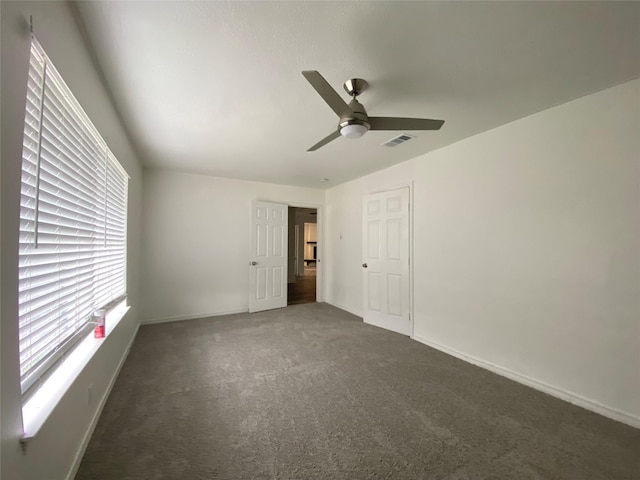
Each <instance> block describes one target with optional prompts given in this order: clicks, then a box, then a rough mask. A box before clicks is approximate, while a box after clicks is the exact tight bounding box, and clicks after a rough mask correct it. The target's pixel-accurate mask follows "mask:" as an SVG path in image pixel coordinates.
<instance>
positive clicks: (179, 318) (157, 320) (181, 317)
mask: <svg viewBox="0 0 640 480" xmlns="http://www.w3.org/2000/svg"><path fill="white" fill-rule="evenodd" d="M248 311H249V309H246V308H245V309H242V310H229V311H228V312H214V313H197V314H195V315H178V316H175V317H162V318H151V319H148V320H142V321H141V322H140V324H141V325H148V324H151V323H167V322H179V321H182V320H197V319H199V318H209V317H221V316H222V315H235V314H237V313H247V312H248Z"/></svg>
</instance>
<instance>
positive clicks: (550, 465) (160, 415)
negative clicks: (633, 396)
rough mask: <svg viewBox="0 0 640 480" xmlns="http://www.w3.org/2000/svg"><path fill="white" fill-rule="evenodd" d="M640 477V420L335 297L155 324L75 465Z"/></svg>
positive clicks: (92, 471) (175, 473)
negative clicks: (385, 324) (407, 331)
mask: <svg viewBox="0 0 640 480" xmlns="http://www.w3.org/2000/svg"><path fill="white" fill-rule="evenodd" d="M639 478H640V430H637V429H633V428H631V427H628V426H625V425H623V424H620V423H617V422H614V421H612V420H608V419H606V418H604V417H601V416H599V415H596V414H594V413H591V412H588V411H586V410H583V409H581V408H578V407H575V406H572V405H570V404H568V403H565V402H562V401H560V400H557V399H555V398H552V397H550V396H548V395H545V394H543V393H539V392H537V391H535V390H532V389H530V388H528V387H525V386H522V385H519V384H517V383H514V382H512V381H510V380H507V379H505V378H502V377H500V376H497V375H494V374H492V373H490V372H487V371H485V370H482V369H480V368H477V367H474V366H472V365H469V364H467V363H465V362H462V361H460V360H458V359H455V358H453V357H450V356H448V355H445V354H443V353H440V352H438V351H436V350H433V349H431V348H429V347H426V346H424V345H421V344H419V343H417V342H414V341H412V340H410V339H408V338H407V337H403V336H401V335H397V334H394V333H391V332H387V331H385V330H382V329H379V328H375V327H372V326H368V325H365V324H363V323H362V322H361V320H360V319H358V318H357V317H355V316H353V315H350V314H348V313H345V312H343V311H341V310H338V309H336V308H333V307H331V306H328V305H326V304H307V305H297V306H292V307H288V308H286V309H282V310H275V311H270V312H263V313H259V314H254V315H249V314H240V315H232V316H226V317H216V318H212V319H202V320H192V321H184V322H175V323H166V324H160V325H149V326H143V327H141V329H140V331H139V334H138V338H137V339H136V341H135V343H134V346H133V348H132V350H131V353H130V355H129V358H128V359H127V361H126V363H125V365H124V367H123V369H122V372H121V374H120V376H119V378H118V380H117V382H116V385H115V387H114V389H113V392H112V393H111V396H110V398H109V400H108V402H107V404H106V407H105V409H104V412H103V414H102V416H101V418H100V420H99V422H98V425H97V427H96V430H95V433H94V436H93V438H92V440H91V442H90V444H89V447H88V449H87V452H86V454H85V456H84V459H83V461H82V464H81V466H80V470H79V472H78V475H77V477H76V479H77V480H85V479H86V480H89V479H90V480H102V479H105V480H106V479H109V480H115V479H136V480H139V479H140V480H141V479H144V480H147V479H185V480H191V479H193V480H200V479H203V480H204V479H207V480H208V479H291V480H293V479H318V480H320V479H322V480H325V479H449V480H454V479H455V480H463V479H517V480H526V479H576V480H588V479H616V480H621V479H639Z"/></svg>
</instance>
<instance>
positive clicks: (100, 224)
mask: <svg viewBox="0 0 640 480" xmlns="http://www.w3.org/2000/svg"><path fill="white" fill-rule="evenodd" d="M127 191H128V176H127V174H126V172H125V171H124V169H123V168H122V167H121V166H120V164H119V163H118V161H117V160H116V158H115V157H114V156H113V154H112V153H111V151H110V150H109V148H108V147H107V145H106V143H105V141H104V140H103V139H102V137H101V136H100V134H99V133H98V131H97V130H96V128H95V127H94V126H93V124H92V123H91V121H90V120H89V118H88V117H87V115H86V114H85V113H84V111H83V110H82V107H81V106H80V104H79V103H78V101H77V100H76V99H75V97H74V96H73V94H72V93H71V91H70V90H69V88H68V87H67V85H66V84H65V83H64V81H63V80H62V77H61V76H60V74H59V73H58V72H57V71H56V69H55V68H54V66H53V65H52V64H51V61H50V60H49V59H48V57H47V56H46V54H45V52H44V51H43V50H42V47H41V46H40V45H39V43H38V42H37V40H36V39H35V38H34V39H33V40H32V44H31V60H30V65H29V77H28V86H27V102H26V113H25V125H24V142H23V150H22V184H21V201H20V251H19V341H20V349H19V350H20V381H21V385H22V391H23V393H24V392H26V391H27V390H28V389H29V388H30V387H31V386H32V385H33V384H34V383H35V382H36V381H37V380H38V378H40V377H41V376H42V375H43V373H45V372H46V371H47V370H48V369H49V368H51V366H52V365H53V364H54V363H55V362H56V361H57V360H58V359H59V358H60V357H61V356H62V355H64V353H65V352H66V351H67V350H68V349H69V348H70V347H71V346H73V345H74V343H75V342H76V341H77V340H78V339H80V338H81V337H82V336H83V335H85V334H87V333H88V332H89V331H90V330H91V328H92V327H93V324H92V317H93V313H94V312H95V311H96V310H98V309H101V308H104V307H105V306H107V304H109V303H110V302H113V301H114V300H116V299H119V298H121V297H123V296H124V295H125V294H126V235H127V232H126V212H127Z"/></svg>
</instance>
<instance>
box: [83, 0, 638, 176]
mask: <svg viewBox="0 0 640 480" xmlns="http://www.w3.org/2000/svg"><path fill="white" fill-rule="evenodd" d="M75 7H76V10H77V12H78V13H79V18H80V19H81V21H82V23H84V27H85V28H86V31H87V36H88V40H89V43H90V47H91V48H92V49H93V51H94V53H95V55H96V58H97V61H98V63H99V65H100V68H101V69H102V71H103V73H104V76H105V80H106V83H107V86H108V88H109V89H110V90H111V92H112V95H113V98H114V100H115V103H116V107H117V109H118V110H119V112H120V114H121V115H122V118H123V120H124V122H125V124H126V127H127V128H128V130H129V132H130V134H131V137H132V139H133V141H134V143H135V144H136V147H137V149H138V150H139V152H140V154H141V156H142V160H143V163H144V164H145V165H146V166H148V167H152V168H161V169H170V170H178V171H184V172H195V173H205V174H210V175H216V176H223V177H233V178H241V179H251V180H258V181H267V182H275V183H282V184H290V185H304V186H313V187H318V188H327V187H330V186H333V185H336V184H338V183H341V182H344V181H347V180H349V179H352V178H356V177H358V176H361V175H364V174H366V173H370V172H373V171H376V170H380V169H382V168H385V167H387V166H390V165H393V164H396V163H399V162H401V161H404V160H407V159H410V158H413V157H416V156H418V155H421V154H423V153H425V152H428V151H431V150H434V149H436V148H440V147H442V146H445V145H448V144H451V143H453V142H456V141H458V140H461V139H463V138H466V137H469V136H471V135H474V134H477V133H480V132H483V131H486V130H489V129H492V128H495V127H497V126H499V125H503V124H505V123H508V122H510V121H513V120H515V119H518V118H522V117H524V116H527V115H530V114H532V113H535V112H538V111H541V110H544V109H546V108H549V107H551V106H554V105H557V104H560V103H563V102H566V101H569V100H572V99H574V98H577V97H580V96H583V95H586V94H589V93H592V92H594V91H597V90H600V89H603V88H607V87H609V86H612V85H615V84H618V83H621V82H624V81H627V80H631V79H633V78H637V77H639V76H640V3H638V2H622V3H618V2H489V3H487V2H411V3H405V2H155V1H148V2H128V1H121V2H112V1H96V2H78V3H77V4H76V5H75ZM302 70H318V71H320V73H322V74H323V75H324V76H325V78H326V79H327V80H328V81H329V83H331V85H332V86H333V87H334V88H335V89H336V90H337V91H338V92H339V93H340V94H341V95H343V96H344V98H345V99H346V100H348V98H347V95H346V93H345V92H344V90H343V89H342V83H343V82H344V81H345V80H347V79H348V78H352V77H361V78H364V79H366V80H367V81H368V82H369V85H370V86H369V89H368V90H367V91H365V92H364V93H363V94H362V95H361V96H360V97H359V100H360V101H361V102H362V103H363V104H364V105H365V107H366V108H367V110H368V112H369V115H375V116H405V117H424V118H435V119H444V120H445V121H446V123H445V124H444V126H443V128H442V129H441V130H440V131H437V132H408V133H411V134H415V136H416V138H414V139H413V140H411V141H409V142H407V143H404V144H402V145H400V146H397V147H393V148H389V147H384V146H381V144H382V143H383V142H385V141H387V140H389V139H390V138H392V137H393V136H395V135H396V134H397V133H394V132H369V133H367V134H366V135H365V136H364V137H363V138H360V139H357V140H348V139H344V138H339V139H337V140H335V141H334V142H332V143H330V144H329V145H327V146H325V147H323V148H321V149H320V150H318V151H316V152H311V153H308V152H306V150H307V148H309V147H310V146H311V145H313V144H314V143H316V142H317V141H318V140H320V139H322V138H324V137H325V136H326V135H328V134H329V133H331V131H333V130H335V128H336V125H337V117H336V116H335V114H334V113H333V111H332V110H331V109H330V108H329V107H328V106H327V105H326V104H325V103H324V102H323V100H322V99H321V98H320V97H319V96H318V94H317V93H316V92H315V91H314V90H313V88H312V87H311V86H310V85H309V84H308V83H307V81H306V80H305V79H304V77H303V76H302V75H301V73H300V72H301V71H302ZM589 121H597V119H590V120H589ZM398 133H400V132H398ZM321 178H328V179H329V181H328V182H324V183H320V181H319V180H320V179H321Z"/></svg>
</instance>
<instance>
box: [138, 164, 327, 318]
mask: <svg viewBox="0 0 640 480" xmlns="http://www.w3.org/2000/svg"><path fill="white" fill-rule="evenodd" d="M143 192H144V193H143V197H144V199H143V205H144V214H143V235H142V238H143V245H144V249H143V252H142V298H143V300H142V317H141V318H142V319H143V322H145V321H159V320H170V319H185V318H197V317H204V316H209V315H220V314H225V313H232V312H242V311H247V310H248V308H249V234H250V225H251V224H250V219H251V200H253V199H258V200H265V201H272V202H277V203H289V204H294V205H318V206H321V205H322V204H323V203H324V191H323V190H319V189H312V188H300V187H288V186H283V185H274V184H269V183H259V182H248V181H244V180H230V179H225V178H217V177H211V176H205V175H193V174H185V173H175V172H168V171H160V170H146V171H145V175H144V187H143Z"/></svg>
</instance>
